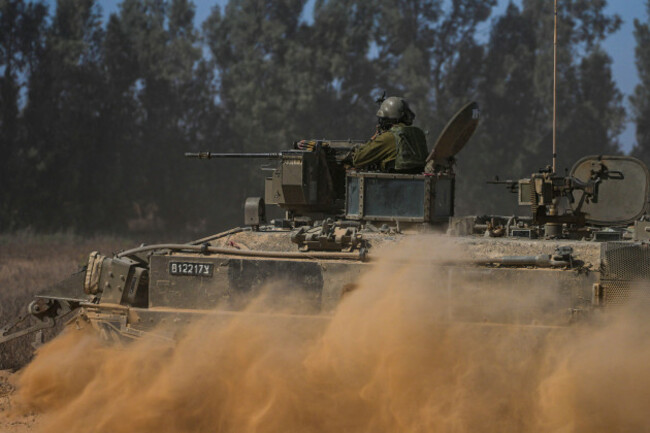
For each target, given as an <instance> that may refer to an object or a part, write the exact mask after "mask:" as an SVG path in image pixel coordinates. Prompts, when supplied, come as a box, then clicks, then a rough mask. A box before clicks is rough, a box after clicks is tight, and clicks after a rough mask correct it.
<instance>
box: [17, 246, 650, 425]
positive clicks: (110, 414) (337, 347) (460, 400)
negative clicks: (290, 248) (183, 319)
mask: <svg viewBox="0 0 650 433" xmlns="http://www.w3.org/2000/svg"><path fill="white" fill-rule="evenodd" d="M429 241H431V240H429ZM429 241H426V242H424V241H420V242H418V243H417V244H410V245H405V246H402V247H400V248H398V249H393V250H391V251H386V252H384V254H383V256H382V259H381V260H379V261H378V262H377V263H376V264H375V265H374V266H373V268H372V269H371V271H370V272H367V273H365V274H364V275H363V276H362V277H361V278H360V280H359V281H358V282H357V288H356V289H355V290H354V291H352V292H351V293H348V294H347V295H346V296H345V298H344V299H343V301H342V302H341V303H340V305H339V307H338V308H337V309H336V311H334V313H333V314H332V316H331V317H330V318H329V319H328V320H320V319H318V318H315V319H304V318H303V319H292V318H291V317H289V316H287V315H282V314H279V315H277V317H276V316H273V315H264V314H255V315H253V314H251V315H230V316H227V317H226V318H223V317H222V318H220V319H219V320H217V319H211V318H207V319H205V320H202V321H200V322H197V323H195V324H192V325H190V326H189V327H188V328H187V329H185V331H184V334H183V336H182V337H181V338H180V339H179V340H178V341H177V342H175V343H174V344H171V343H162V342H160V340H155V339H153V338H144V339H141V340H139V341H136V342H133V343H130V344H128V345H123V346H118V345H108V344H107V343H105V342H102V341H100V340H99V339H98V338H96V337H95V336H94V334H93V333H92V332H90V331H89V330H83V331H77V330H74V329H71V330H69V331H67V332H66V333H64V335H62V336H61V337H60V338H58V339H56V340H54V341H53V342H51V343H50V344H48V345H46V346H44V347H43V348H42V349H41V350H40V351H39V353H38V354H37V356H36V358H35V359H34V361H33V362H32V363H31V364H30V365H29V366H28V367H27V368H26V369H25V370H24V371H23V372H22V374H21V375H20V377H19V379H18V383H17V385H18V387H19V398H20V404H21V406H22V407H23V408H24V410H36V411H38V412H40V413H42V414H44V415H43V419H42V424H41V425H42V426H43V431H46V432H73V433H74V432H87V431H94V432H111V433H120V432H156V433H164V432H260V433H265V432H269V433H277V432H298V431H299V432H323V433H326V432H332V433H334V432H336V433H338V432H372V433H377V432H425V431H426V432H454V433H461V432H515V431H516V432H590V433H593V432H612V431H618V432H638V431H647V430H648V429H650V417H649V416H648V402H650V324H649V323H648V321H647V320H645V314H644V313H643V312H641V311H634V310H629V311H625V312H621V313H620V314H616V315H613V316H612V317H608V318H603V319H601V320H599V321H598V322H597V323H594V324H591V325H590V326H573V327H569V328H544V327H536V326H518V327H510V326H496V325H492V324H490V323H485V324H483V325H482V326H478V325H477V324H471V323H467V322H466V321H454V320H453V317H452V315H451V314H450V312H452V313H453V311H454V308H455V306H454V305H451V304H452V301H451V300H450V297H449V296H448V294H449V289H450V288H449V283H448V281H447V279H446V274H445V272H444V270H443V268H441V267H437V266H432V265H429V266H422V263H421V262H422V258H423V257H425V256H426V255H431V253H430V251H431V250H435V251H437V253H436V255H437V256H438V257H439V258H443V259H444V260H447V261H448V260H449V259H450V258H453V256H454V249H453V247H452V246H450V245H445V244H444V243H442V241H439V240H437V241H435V242H436V243H435V244H431V243H430V242H429ZM405 254H408V255H410V256H411V257H413V258H414V259H417V260H413V261H408V260H401V259H400V260H397V258H402V259H403V257H404V256H405ZM418 263H419V264H418ZM472 281H475V279H474V280H472ZM454 284H456V286H454V287H452V289H453V290H463V289H467V288H466V287H461V286H462V285H458V284H459V283H458V282H456V283H454ZM468 284H469V283H468ZM469 289H471V287H470V288H469ZM521 289H522V288H521V287H515V288H513V291H512V292H508V291H505V292H503V291H502V292H501V293H502V294H503V293H508V294H507V295H503V296H501V297H500V298H499V302H495V303H494V305H497V304H498V305H499V308H500V311H505V310H507V308H504V303H505V306H506V307H507V305H508V304H507V303H508V302H510V303H511V305H512V306H513V308H519V307H520V306H521V305H522V303H521V297H526V296H527V293H535V291H532V290H521ZM526 289H527V288H526ZM513 298H517V299H513ZM461 300H462V297H461ZM475 304H477V305H475V306H474V307H472V308H476V311H473V312H474V313H476V314H477V315H478V316H481V315H482V314H485V313H486V312H485V311H481V310H480V308H488V309H490V308H492V305H493V304H485V305H480V304H481V303H480V302H479V303H475ZM263 305H265V302H264V300H263V297H262V299H261V300H259V301H258V302H256V303H255V304H254V306H252V307H251V308H253V309H255V310H256V312H259V311H261V310H263ZM524 305H525V303H524ZM487 313H490V312H487ZM466 314H467V310H466V309H465V310H463V317H466ZM488 315H489V314H488Z"/></svg>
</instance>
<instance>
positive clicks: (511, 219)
mask: <svg viewBox="0 0 650 433" xmlns="http://www.w3.org/2000/svg"><path fill="white" fill-rule="evenodd" d="M478 121H479V110H478V105H477V104H476V103H469V104H467V105H466V106H465V107H463V108H462V109H461V110H460V111H459V112H458V114H457V115H456V116H455V117H454V118H453V119H452V120H451V121H450V122H449V123H448V124H447V126H446V127H445V129H444V130H443V132H442V133H441V134H440V136H439V138H438V140H437V142H436V143H435V145H434V147H433V150H432V151H431V154H430V155H429V157H428V159H427V164H426V168H425V169H424V171H423V172H422V173H421V174H399V173H382V172H373V171H357V170H354V169H351V168H349V167H348V166H347V165H346V158H347V157H348V156H349V154H350V152H351V150H352V149H353V147H354V146H355V145H356V144H357V142H354V141H350V140H345V141H335V140H301V141H298V142H295V143H294V144H293V146H292V147H291V149H289V150H284V151H281V152H277V153H264V154H218V153H209V152H202V153H197V154H187V155H186V156H188V157H195V158H199V159H222V158H264V159H272V160H276V161H277V167H276V168H275V169H273V171H272V173H271V175H270V176H269V177H268V178H266V180H265V185H264V197H263V198H262V197H254V198H249V199H247V200H246V202H245V206H244V225H243V226H242V227H238V228H234V229H232V230H228V231H226V232H223V233H218V234H214V235H211V236H207V237H204V238H202V239H198V240H195V241H192V242H188V243H181V244H158V245H146V246H140V247H137V248H133V249H128V250H125V251H122V252H120V253H118V254H115V255H113V256H112V257H109V256H104V255H101V254H100V253H99V252H92V253H91V254H90V256H89V260H88V264H87V266H86V268H85V269H84V271H83V272H81V273H77V274H74V275H72V276H71V277H70V278H69V279H67V280H65V281H63V282H60V283H58V284H56V285H54V286H53V287H51V288H49V289H47V290H45V291H43V292H42V293H41V294H39V295H38V296H37V297H36V299H35V300H34V301H33V302H32V303H31V304H30V305H29V307H28V311H27V313H26V314H25V315H24V316H22V317H20V318H18V320H16V321H15V322H13V323H11V324H9V325H7V326H6V327H4V328H3V329H2V330H1V331H0V343H2V342H6V341H8V340H10V339H13V338H16V337H19V336H22V335H26V334H29V333H34V332H38V331H41V330H42V329H44V328H47V327H52V326H54V324H55V323H56V322H57V321H60V320H61V319H62V318H66V319H69V318H70V317H74V318H75V319H76V320H83V321H86V322H89V323H91V324H92V325H93V326H94V327H95V328H97V329H98V330H100V331H101V332H102V333H104V334H105V335H107V336H112V337H120V338H122V337H127V338H137V337H140V336H142V335H145V334H146V333H148V332H151V331H152V330H154V329H155V328H156V326H157V325H158V324H160V323H185V322H187V321H191V320H192V319H193V318H196V317H200V316H202V315H205V314H238V312H239V311H242V310H243V309H244V308H245V306H246V303H247V300H249V299H250V297H251V294H255V293H256V292H257V291H259V290H260V289H261V288H262V287H265V286H268V285H269V284H273V283H277V282H284V283H286V282H287V281H290V283H291V284H281V285H282V286H283V287H284V286H291V287H292V288H293V290H294V291H298V292H299V293H300V295H301V296H300V297H299V299H300V303H301V308H300V313H301V314H305V312H308V313H315V314H317V315H318V316H319V317H322V316H327V314H326V313H327V311H330V310H332V309H333V308H334V307H335V306H336V305H337V303H338V302H339V301H340V299H341V298H342V296H344V294H345V293H347V292H349V291H350V290H354V288H355V281H356V280H357V278H358V277H359V275H361V274H362V273H363V272H365V271H366V270H368V269H370V266H371V263H372V261H373V259H374V258H375V252H376V251H377V250H378V249H380V247H382V246H385V245H391V244H399V243H400V242H404V241H405V240H408V239H412V238H414V237H415V238H417V237H422V236H430V235H429V234H430V233H437V234H438V235H437V237H433V238H432V241H431V243H430V244H429V245H430V248H431V250H432V251H433V250H435V249H436V248H441V246H440V245H442V244H441V243H439V242H438V241H436V239H438V240H440V239H447V240H449V239H451V240H453V244H454V245H455V248H457V249H458V250H459V251H461V254H460V255H457V256H456V259H453V260H451V259H450V260H449V262H444V261H443V262H440V261H438V263H437V265H438V266H440V269H441V270H442V271H441V272H443V274H444V278H442V279H440V280H439V281H438V284H443V285H444V288H443V289H444V293H445V296H446V297H447V299H448V300H450V301H449V302H450V304H449V305H450V308H448V309H447V315H448V317H447V319H449V320H469V321H472V320H478V321H481V322H483V323H487V322H499V323H517V324H523V325H531V324H534V325H538V326H546V325H552V326H556V325H565V324H569V323H571V322H572V321H574V320H576V319H579V318H581V317H584V316H588V315H589V314H590V313H591V312H593V311H597V310H601V309H607V308H612V307H613V306H615V305H618V304H621V303H624V302H626V301H627V300H630V299H637V298H638V297H640V298H638V299H641V298H643V297H648V295H649V294H650V291H648V290H647V287H644V286H643V283H639V282H642V281H647V280H649V279H650V249H649V245H650V244H649V243H648V240H649V239H650V222H647V221H646V220H645V212H646V205H647V197H648V188H649V179H650V175H649V174H648V169H647V168H646V167H645V165H644V164H643V163H641V162H640V161H639V160H637V159H634V158H631V157H623V156H590V157H585V158H583V159H581V160H579V161H577V162H576V163H575V165H574V166H573V169H572V170H571V172H570V173H569V174H568V175H567V176H558V175H557V174H555V173H553V171H552V170H550V169H549V170H542V171H540V172H538V173H535V174H532V175H531V176H530V177H528V178H524V179H519V180H516V181H497V182H495V183H502V184H505V185H506V187H507V188H509V189H510V190H511V191H512V192H514V193H516V194H517V196H518V201H519V204H520V205H521V206H524V207H525V208H527V209H528V211H527V212H525V213H526V215H525V216H506V217H504V216H497V215H495V216H480V217H478V216H461V217H458V216H455V215H454V191H455V190H454V187H455V173H454V160H455V157H456V155H457V154H458V152H460V150H461V149H462V148H463V146H464V145H465V144H466V143H467V142H468V140H469V139H470V137H471V136H472V134H473V132H474V130H475V128H476V127H477V124H478ZM270 205H273V206H279V207H280V208H281V209H282V210H283V211H284V217H283V218H277V219H274V220H272V221H267V220H266V218H265V214H266V212H265V209H266V206H270ZM420 265H421V266H425V267H426V266H430V265H431V263H430V262H428V261H427V257H426V254H425V255H424V257H422V258H421V263H420ZM461 277H462V279H463V280H464V281H469V282H470V284H463V285H462V287H460V286H459V285H457V284H455V281H456V280H457V279H458V278H461ZM440 281H443V283H440ZM503 281H508V282H510V284H508V286H509V287H510V288H513V287H514V288H516V290H522V291H524V290H525V291H529V292H530V291H531V290H534V291H536V293H537V294H538V295H539V296H538V297H536V298H532V299H534V300H533V301H530V299H531V298H530V297H526V299H528V301H525V302H524V301H522V302H521V303H519V304H517V303H515V304H509V306H508V310H507V311H501V312H500V313H501V314H499V316H498V317H488V316H485V315H483V316H481V317H479V318H476V317H472V316H471V315H470V314H469V313H468V311H469V309H468V308H467V307H468V306H469V305H484V304H489V303H494V302H499V299H500V297H499V296H498V295H499V290H501V289H500V287H501V284H500V282H503ZM646 285H647V283H646ZM516 290H515V292H514V293H513V292H512V291H511V292H509V293H507V294H506V296H510V297H513V296H515V297H516V296H517V293H516ZM281 292H282V291H279V292H278V293H277V296H279V299H281V298H282V293H281ZM549 294H552V296H547V295H549ZM275 295H276V294H274V296H275ZM439 295H440V292H439V291H438V292H437V294H436V296H439ZM474 311H475V310H474ZM323 313H325V314H323ZM29 317H31V318H32V319H31V322H32V325H31V326H26V325H25V323H26V319H27V318H29Z"/></svg>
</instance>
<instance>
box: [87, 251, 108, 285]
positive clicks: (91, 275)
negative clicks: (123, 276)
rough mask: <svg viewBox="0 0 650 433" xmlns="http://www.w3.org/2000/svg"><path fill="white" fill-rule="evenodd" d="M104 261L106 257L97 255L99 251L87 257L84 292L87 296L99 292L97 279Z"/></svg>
mask: <svg viewBox="0 0 650 433" xmlns="http://www.w3.org/2000/svg"><path fill="white" fill-rule="evenodd" d="M104 259H106V257H105V256H102V255H101V254H99V251H93V252H92V253H90V255H89V256H88V266H87V267H86V279H85V281H84V292H86V293H87V294H89V295H94V294H96V293H97V292H99V277H100V276H101V274H102V263H104Z"/></svg>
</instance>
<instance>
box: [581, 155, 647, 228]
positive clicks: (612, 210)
mask: <svg viewBox="0 0 650 433" xmlns="http://www.w3.org/2000/svg"><path fill="white" fill-rule="evenodd" d="M598 163H602V164H603V165H604V166H605V167H607V170H608V172H609V173H610V175H609V177H608V178H607V179H605V180H603V181H602V182H601V183H600V185H598V201H597V202H596V203H594V202H593V201H592V202H589V203H587V202H585V203H584V205H583V206H582V211H583V212H585V214H586V219H587V222H588V223H591V224H596V225H600V224H602V225H610V224H630V223H632V222H633V221H634V220H636V219H638V218H639V217H641V215H643V213H644V212H645V210H646V205H647V201H648V188H649V182H650V180H649V179H650V174H649V173H648V169H647V167H646V166H645V164H644V163H643V162H641V161H639V160H638V159H636V158H632V157H630V156H587V157H584V158H582V159H580V160H579V161H578V162H576V164H575V165H574V166H573V168H572V169H571V176H573V177H575V178H577V179H580V180H581V181H588V180H589V178H590V176H591V170H592V167H593V164H598ZM582 194H583V193H582V191H575V192H574V193H573V196H574V198H575V201H574V203H573V205H572V206H573V207H575V206H577V205H578V203H579V202H580V199H581V198H582Z"/></svg>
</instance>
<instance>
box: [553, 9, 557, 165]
mask: <svg viewBox="0 0 650 433" xmlns="http://www.w3.org/2000/svg"><path fill="white" fill-rule="evenodd" d="M554 15H555V23H554V29H553V173H556V168H557V167H556V163H557V0H555V13H554Z"/></svg>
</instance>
